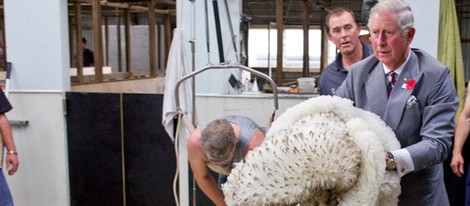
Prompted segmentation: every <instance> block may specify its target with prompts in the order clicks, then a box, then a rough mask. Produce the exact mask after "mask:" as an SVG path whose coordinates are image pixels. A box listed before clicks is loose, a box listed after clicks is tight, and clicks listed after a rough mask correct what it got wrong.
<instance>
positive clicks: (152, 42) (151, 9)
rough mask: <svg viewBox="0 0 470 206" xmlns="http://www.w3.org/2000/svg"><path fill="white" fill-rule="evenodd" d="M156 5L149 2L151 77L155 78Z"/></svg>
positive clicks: (150, 0)
mask: <svg viewBox="0 0 470 206" xmlns="http://www.w3.org/2000/svg"><path fill="white" fill-rule="evenodd" d="M154 6H155V3H154V2H153V0H149V2H148V7H149V10H148V24H149V27H148V28H149V55H150V57H149V59H150V62H149V64H150V65H149V66H150V76H155V74H156V70H155V65H156V60H155V58H156V50H155V12H154V11H155V9H154Z"/></svg>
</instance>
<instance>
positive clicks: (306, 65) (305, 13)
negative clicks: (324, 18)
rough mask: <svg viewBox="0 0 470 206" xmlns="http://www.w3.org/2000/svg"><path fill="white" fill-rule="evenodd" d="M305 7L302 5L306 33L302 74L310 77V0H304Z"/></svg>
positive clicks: (303, 26)
mask: <svg viewBox="0 0 470 206" xmlns="http://www.w3.org/2000/svg"><path fill="white" fill-rule="evenodd" d="M302 2H303V7H302V28H303V33H304V36H303V37H304V47H303V49H304V54H303V55H304V57H303V60H304V61H303V67H302V76H304V77H308V76H310V58H309V53H308V46H309V45H308V44H309V39H308V32H309V30H310V25H309V22H308V13H309V12H308V10H309V6H308V0H303V1H302Z"/></svg>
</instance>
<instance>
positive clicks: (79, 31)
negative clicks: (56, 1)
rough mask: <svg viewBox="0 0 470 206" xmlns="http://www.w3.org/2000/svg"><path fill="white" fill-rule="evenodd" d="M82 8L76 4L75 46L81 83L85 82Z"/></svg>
mask: <svg viewBox="0 0 470 206" xmlns="http://www.w3.org/2000/svg"><path fill="white" fill-rule="evenodd" d="M81 11H82V9H81V6H80V3H78V2H75V7H74V12H75V32H76V35H75V37H76V38H75V45H76V48H75V49H76V56H77V62H76V65H77V78H78V81H79V82H82V81H83V48H82V44H83V43H82V27H81V25H82V22H81V19H82V16H81Z"/></svg>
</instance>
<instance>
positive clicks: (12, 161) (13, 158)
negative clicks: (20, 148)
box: [5, 154, 20, 175]
mask: <svg viewBox="0 0 470 206" xmlns="http://www.w3.org/2000/svg"><path fill="white" fill-rule="evenodd" d="M5 161H6V166H7V168H6V169H7V171H8V174H9V175H13V174H15V173H16V171H18V166H19V165H20V162H19V161H18V155H17V154H6V157H5Z"/></svg>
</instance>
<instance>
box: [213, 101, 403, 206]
mask: <svg viewBox="0 0 470 206" xmlns="http://www.w3.org/2000/svg"><path fill="white" fill-rule="evenodd" d="M399 148H400V143H399V142H398V140H397V139H396V137H395V134H394V133H393V131H392V130H391V129H390V128H389V127H388V126H387V125H386V124H385V123H384V122H383V121H382V120H381V119H380V117H378V116H377V115H375V114H373V113H371V112H367V111H365V110H362V109H359V108H356V107H354V106H353V103H352V102H351V101H350V100H347V99H343V98H340V97H332V96H320V97H315V98H311V99H308V100H306V101H304V102H301V103H299V104H297V105H295V106H293V107H291V108H289V109H287V110H286V112H285V113H283V114H281V115H280V116H279V117H278V118H277V119H276V120H275V121H274V122H273V124H272V126H271V128H270V129H269V130H268V132H267V133H266V139H265V140H264V142H263V143H262V144H261V145H260V146H259V147H257V148H255V149H254V150H252V151H250V152H249V153H248V154H247V155H246V157H245V159H244V160H243V161H242V162H240V163H239V164H238V165H237V166H236V167H235V168H234V169H233V170H232V172H231V174H230V175H229V177H228V180H227V182H226V183H225V184H223V185H222V190H223V192H224V195H225V202H226V203H227V205H244V206H245V205H302V206H304V205H345V206H346V205H347V206H353V205H360V206H364V205H397V203H398V195H399V194H400V192H401V188H400V178H399V176H398V174H397V173H396V172H390V171H386V170H385V154H386V151H391V150H396V149H399Z"/></svg>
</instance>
